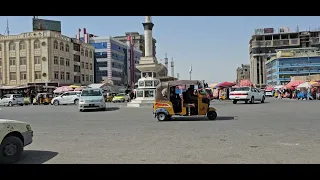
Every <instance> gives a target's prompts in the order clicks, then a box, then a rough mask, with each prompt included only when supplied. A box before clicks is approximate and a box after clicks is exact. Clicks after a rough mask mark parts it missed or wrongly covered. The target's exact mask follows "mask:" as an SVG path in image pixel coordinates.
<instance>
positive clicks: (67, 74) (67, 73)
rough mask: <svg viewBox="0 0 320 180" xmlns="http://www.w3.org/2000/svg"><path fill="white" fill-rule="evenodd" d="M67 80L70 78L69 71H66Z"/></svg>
mask: <svg viewBox="0 0 320 180" xmlns="http://www.w3.org/2000/svg"><path fill="white" fill-rule="evenodd" d="M66 76H67V80H70V73H69V72H66Z"/></svg>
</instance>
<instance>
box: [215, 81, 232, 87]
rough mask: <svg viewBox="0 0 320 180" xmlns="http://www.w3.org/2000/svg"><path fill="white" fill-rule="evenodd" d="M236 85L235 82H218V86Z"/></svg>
mask: <svg viewBox="0 0 320 180" xmlns="http://www.w3.org/2000/svg"><path fill="white" fill-rule="evenodd" d="M234 85H236V83H234V82H222V83H220V84H218V85H217V87H232V86H234Z"/></svg>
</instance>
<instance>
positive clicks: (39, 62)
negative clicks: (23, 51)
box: [34, 56, 41, 64]
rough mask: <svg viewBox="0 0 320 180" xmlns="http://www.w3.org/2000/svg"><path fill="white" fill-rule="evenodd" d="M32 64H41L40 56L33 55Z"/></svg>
mask: <svg viewBox="0 0 320 180" xmlns="http://www.w3.org/2000/svg"><path fill="white" fill-rule="evenodd" d="M34 64H41V61H40V56H35V57H34Z"/></svg>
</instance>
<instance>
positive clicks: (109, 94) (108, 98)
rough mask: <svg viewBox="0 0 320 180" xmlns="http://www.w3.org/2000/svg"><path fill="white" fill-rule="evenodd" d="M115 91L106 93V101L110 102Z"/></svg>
mask: <svg viewBox="0 0 320 180" xmlns="http://www.w3.org/2000/svg"><path fill="white" fill-rule="evenodd" d="M116 95H117V93H107V98H106V101H107V102H112V99H113V97H114V96H116Z"/></svg>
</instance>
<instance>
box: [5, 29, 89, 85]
mask: <svg viewBox="0 0 320 180" xmlns="http://www.w3.org/2000/svg"><path fill="white" fill-rule="evenodd" d="M93 52H94V47H93V46H91V45H89V44H84V43H77V42H76V39H73V38H69V37H67V36H63V35H61V34H60V33H58V32H54V31H37V32H27V33H21V34H19V35H6V36H4V35H2V36H0V84H2V85H9V86H16V85H26V84H28V83H29V84H30V83H46V82H56V83H58V84H59V85H70V84H74V83H77V84H82V85H87V84H91V83H92V82H93V79H94V77H93V62H94V61H93V60H94V59H93ZM82 64H83V66H82Z"/></svg>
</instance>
